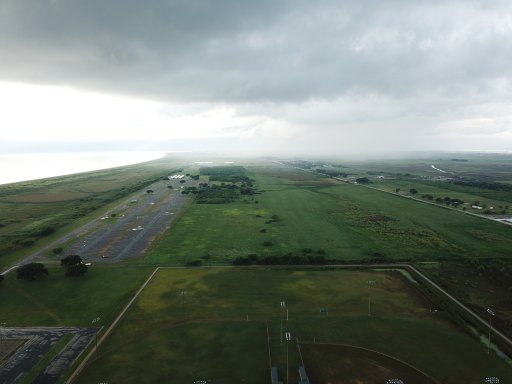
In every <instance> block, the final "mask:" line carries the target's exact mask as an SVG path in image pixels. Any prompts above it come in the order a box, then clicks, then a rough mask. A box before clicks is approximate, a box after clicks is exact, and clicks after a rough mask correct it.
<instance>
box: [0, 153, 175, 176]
mask: <svg viewBox="0 0 512 384" xmlns="http://www.w3.org/2000/svg"><path fill="white" fill-rule="evenodd" d="M164 155H165V154H164V153H163V152H96V153H93V152H83V153H23V154H6V155H0V184H7V183H15V182H18V181H26V180H35V179H43V178H46V177H53V176H62V175H70V174H73V173H79V172H87V171H95V170H98V169H106V168H113V167H119V166H122V165H129V164H137V163H142V162H145V161H149V160H155V159H158V158H161V157H163V156H164Z"/></svg>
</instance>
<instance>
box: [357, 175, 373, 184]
mask: <svg viewBox="0 0 512 384" xmlns="http://www.w3.org/2000/svg"><path fill="white" fill-rule="evenodd" d="M356 181H357V182H358V183H359V184H368V183H369V182H370V179H368V178H367V177H358V178H357V179H356Z"/></svg>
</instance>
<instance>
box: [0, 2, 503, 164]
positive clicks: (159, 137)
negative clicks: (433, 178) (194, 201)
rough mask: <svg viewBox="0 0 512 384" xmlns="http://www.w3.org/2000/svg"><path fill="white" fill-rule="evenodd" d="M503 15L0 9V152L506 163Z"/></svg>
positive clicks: (199, 5) (475, 6)
mask: <svg viewBox="0 0 512 384" xmlns="http://www.w3.org/2000/svg"><path fill="white" fill-rule="evenodd" d="M511 80H512V2H511V1H510V0H506V1H499V0H492V1H471V0H462V1H448V0H443V1H441V0H439V1H437V0H430V1H419V0H418V1H415V0H389V1H374V0H372V1H370V0H358V1H343V0H333V1H329V0H325V1H312V0H308V1H306V0H305V1H302V0H289V1H288V0H274V1H269V0H258V1H242V0H215V1H213V0H212V1H200V0H170V1H169V0H168V1H163V0H162V1H158V0H153V1H150V0H146V1H144V2H141V1H135V0H109V1H106V0H87V1H83V0H74V1H73V0H0V127H1V129H0V151H1V152H7V151H33V150H36V149H37V150H47V151H52V150H62V149H63V148H66V150H69V149H76V148H77V146H78V145H80V147H81V148H82V149H84V150H119V149H133V150H144V149H150V150H203V151H204V150H211V151H216V152H223V151H228V150H231V151H235V152H238V153H244V152H245V153H251V154H257V153H262V154H271V153H274V154H278V153H284V154H301V153H310V154H328V155H333V154H343V153H349V152H350V153H357V152H372V151H378V152H386V151H391V152H393V151H399V150H402V151H403V150H512V83H511Z"/></svg>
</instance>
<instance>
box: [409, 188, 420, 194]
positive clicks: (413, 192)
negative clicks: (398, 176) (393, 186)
mask: <svg viewBox="0 0 512 384" xmlns="http://www.w3.org/2000/svg"><path fill="white" fill-rule="evenodd" d="M409 192H410V193H411V195H415V194H417V193H418V191H417V190H416V189H414V188H411V189H409Z"/></svg>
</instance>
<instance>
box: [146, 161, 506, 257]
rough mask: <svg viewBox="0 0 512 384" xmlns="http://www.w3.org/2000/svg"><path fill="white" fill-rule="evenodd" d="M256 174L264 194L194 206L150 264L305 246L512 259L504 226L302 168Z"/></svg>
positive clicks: (338, 253) (347, 253)
mask: <svg viewBox="0 0 512 384" xmlns="http://www.w3.org/2000/svg"><path fill="white" fill-rule="evenodd" d="M251 171H252V175H251V177H253V178H254V179H255V180H256V183H257V188H258V189H259V190H260V191H261V193H260V194H258V195H255V196H252V197H243V198H240V199H239V200H238V201H236V202H233V203H228V204H194V205H192V206H191V207H190V209H189V210H188V211H187V212H186V214H185V215H184V216H183V217H182V218H181V220H180V221H179V222H178V223H177V224H176V225H175V227H174V228H173V229H172V231H170V233H168V235H166V236H165V237H164V238H163V239H162V240H161V242H160V243H159V244H158V246H156V247H155V248H154V249H153V251H152V252H150V254H149V256H148V257H147V262H148V263H151V264H160V263H162V264H182V263H184V262H187V261H193V260H202V261H203V264H210V263H213V264H215V263H231V262H232V260H233V259H234V258H235V257H237V256H246V255H248V254H252V253H255V254H258V255H283V254H286V253H289V252H291V253H293V254H301V253H303V252H304V249H308V251H309V252H313V253H315V252H318V250H322V251H325V253H326V257H327V258H329V259H336V260H361V259H364V258H374V257H379V256H380V257H381V256H385V257H387V258H392V259H395V260H399V259H401V260H431V259H438V258H439V259H442V258H445V257H449V258H466V257H510V252H509V249H510V248H511V247H512V237H511V236H510V234H511V233H510V228H509V227H506V226H505V225H503V224H499V223H494V222H490V221H487V220H484V219H479V218H475V217H470V216H467V215H464V214H462V213H457V212H452V211H449V210H446V209H443V208H440V207H435V206H430V205H427V204H422V203H420V202H416V201H411V200H408V199H405V198H401V197H398V196H393V195H390V194H386V193H383V192H380V191H375V190H372V189H369V188H365V187H363V186H358V185H350V184H344V183H339V182H335V181H333V180H330V179H327V178H322V177H319V176H317V175H314V174H311V173H307V172H303V171H300V170H294V169H290V168H279V167H270V168H251ZM274 215H275V216H274ZM273 216H274V217H277V220H275V221H272V217H273ZM269 221H272V222H269Z"/></svg>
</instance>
